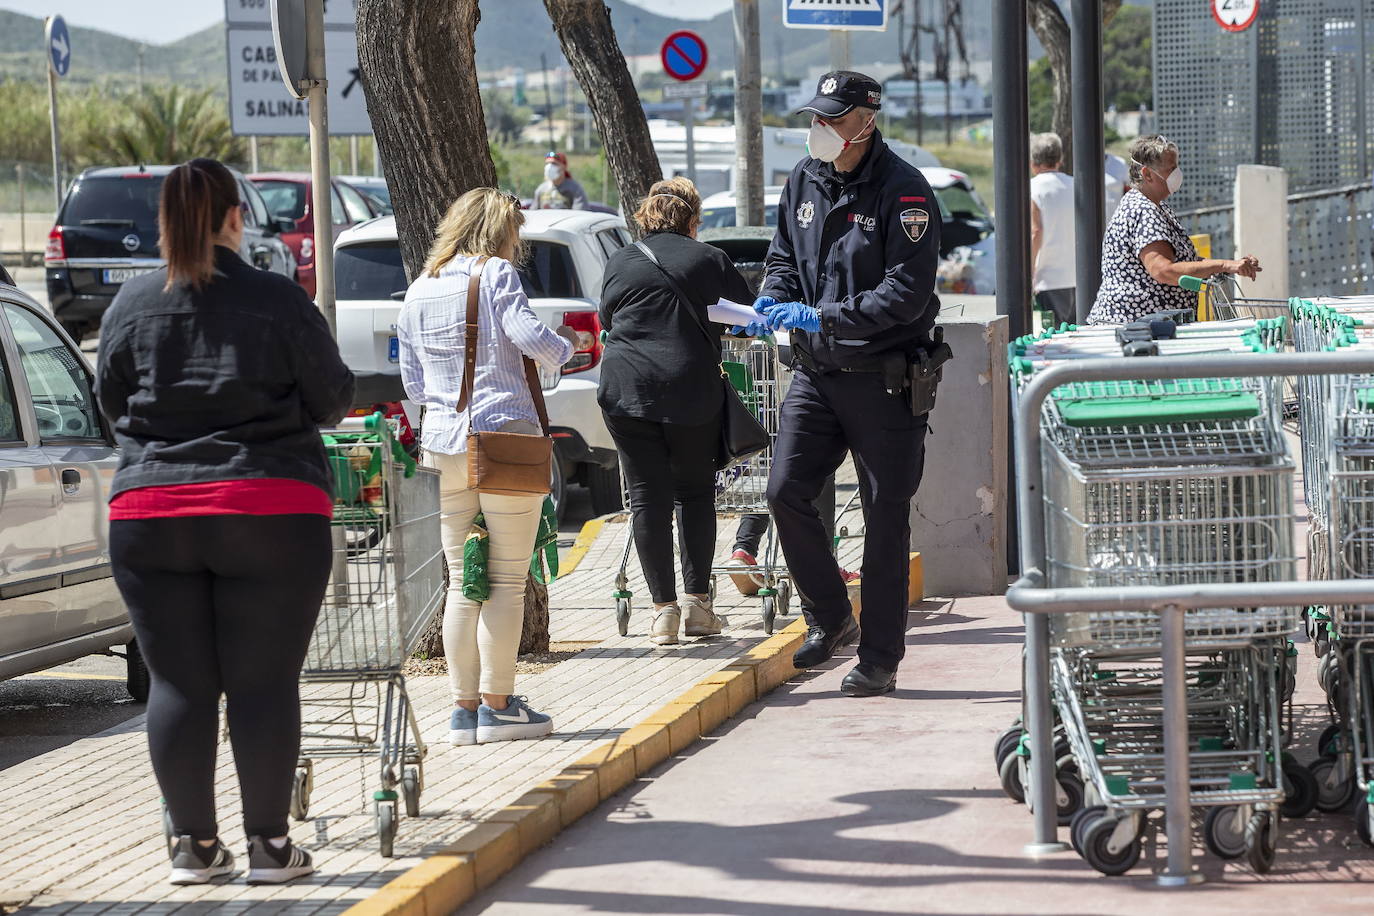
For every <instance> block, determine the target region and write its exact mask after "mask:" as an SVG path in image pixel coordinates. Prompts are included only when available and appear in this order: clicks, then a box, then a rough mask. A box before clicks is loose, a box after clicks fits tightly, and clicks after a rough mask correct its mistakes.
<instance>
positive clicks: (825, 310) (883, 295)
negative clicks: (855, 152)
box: [759, 131, 940, 371]
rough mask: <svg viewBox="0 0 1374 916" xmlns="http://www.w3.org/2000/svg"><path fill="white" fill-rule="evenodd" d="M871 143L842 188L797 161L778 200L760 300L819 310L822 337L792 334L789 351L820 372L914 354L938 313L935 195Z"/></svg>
mask: <svg viewBox="0 0 1374 916" xmlns="http://www.w3.org/2000/svg"><path fill="white" fill-rule="evenodd" d="M870 143H871V144H872V148H871V149H870V150H869V151H868V154H867V155H866V156H865V157H864V159H863V161H862V162H860V164H859V166H858V168H857V169H856V174H854V175H853V176H851V177H850V178H849V180H848V181H847V182H846V183H844V184H841V183H840V182H839V180H838V179H837V178H836V177H835V171H834V169H833V167H831V166H829V165H827V164H826V163H823V162H821V161H820V160H819V159H812V158H806V159H803V160H802V161H801V162H798V163H797V165H796V167H795V168H793V169H792V174H791V176H789V177H788V179H787V184H786V185H785V186H784V187H783V189H782V198H781V199H780V200H779V201H778V231H777V234H776V235H774V236H773V243H772V245H771V246H770V247H769V249H768V259H767V262H766V272H767V277H766V279H765V280H764V283H763V288H762V289H761V290H760V291H759V294H760V295H762V296H772V297H773V298H774V299H777V300H778V301H779V302H792V301H797V302H804V303H806V304H807V305H811V306H815V307H816V308H817V309H819V310H820V313H821V330H820V332H819V333H803V332H801V331H793V332H792V343H793V346H794V347H798V348H800V349H803V350H805V351H807V352H809V354H810V359H811V361H812V362H813V364H814V365H815V367H816V368H818V369H820V370H821V371H832V370H835V369H841V368H845V367H851V368H853V367H864V366H868V365H871V364H872V362H873V360H874V357H876V356H879V355H880V354H883V353H887V352H890V351H893V350H901V351H903V352H905V353H907V354H911V353H912V352H914V351H915V350H917V349H919V348H921V347H923V346H927V345H928V344H929V343H930V331H931V328H933V327H934V326H935V318H936V316H937V315H938V314H939V312H940V299H939V297H938V296H936V295H935V269H936V266H937V264H938V263H939V259H940V205H939V203H938V202H937V201H936V199H935V192H934V191H932V190H931V188H930V184H929V183H927V182H926V180H925V178H924V176H922V175H921V173H920V172H919V171H917V170H916V167H915V166H913V165H910V164H909V163H907V162H906V161H905V160H903V159H901V158H900V157H898V155H897V154H896V153H894V152H892V150H890V149H889V148H888V146H887V144H886V143H884V142H883V138H882V135H881V134H880V133H878V132H877V131H874V133H873V139H872V140H871V141H870ZM803 362H805V359H803Z"/></svg>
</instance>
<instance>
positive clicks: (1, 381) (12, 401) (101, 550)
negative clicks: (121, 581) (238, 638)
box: [0, 275, 148, 702]
mask: <svg viewBox="0 0 1374 916" xmlns="http://www.w3.org/2000/svg"><path fill="white" fill-rule="evenodd" d="M7 279H8V278H7V277H4V276H3V275H0V281H4V280H7ZM92 381H93V375H92V372H91V367H90V364H89V363H87V361H86V358H85V356H84V355H83V354H82V353H81V350H80V349H79V348H78V347H77V346H76V345H75V344H74V343H73V342H72V339H71V338H70V337H69V336H67V334H66V333H64V332H63V331H62V330H61V329H60V328H59V326H58V324H57V322H56V321H54V320H53V318H52V316H51V315H49V314H48V313H47V312H46V311H45V310H44V309H43V308H42V307H41V306H40V305H39V304H38V303H36V302H34V301H33V300H32V299H30V298H29V297H28V296H26V295H25V294H24V293H22V292H20V291H19V290H18V289H16V288H15V287H14V286H13V285H11V284H8V283H5V282H0V679H4V678H10V677H14V676H16V675H19V674H26V673H28V672H31V671H38V670H42V669H44V668H48V667H51V666H53V665H58V664H62V663H64V662H68V661H71V660H73V659H76V658H80V657H81V656H83V655H90V654H92V653H96V652H107V651H109V650H111V649H112V648H114V647H120V646H123V647H127V655H128V663H129V692H130V693H131V694H132V695H133V696H134V698H135V699H136V700H139V701H140V702H141V701H143V700H146V699H147V695H148V670H147V668H146V666H145V665H144V664H143V661H142V658H141V657H140V655H139V653H138V647H137V646H136V645H135V644H134V641H133V630H132V628H131V627H130V624H129V616H128V613H127V611H126V610H125V608H124V603H123V601H121V600H120V597H119V592H118V590H117V589H116V588H115V584H114V580H113V579H112V578H110V548H109V539H108V536H107V535H108V531H109V525H108V521H107V512H106V505H105V502H106V496H107V494H108V492H109V487H110V482H111V480H112V478H113V477H114V472H115V466H116V464H117V463H118V453H117V452H116V450H115V447H114V441H113V438H112V437H111V435H110V432H109V430H108V429H107V428H106V425H105V422H104V420H103V419H102V417H101V416H100V411H99V409H98V408H97V406H96V401H95V396H94V394H93V393H92V390H93V384H92Z"/></svg>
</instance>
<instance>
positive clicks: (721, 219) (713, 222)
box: [701, 204, 778, 229]
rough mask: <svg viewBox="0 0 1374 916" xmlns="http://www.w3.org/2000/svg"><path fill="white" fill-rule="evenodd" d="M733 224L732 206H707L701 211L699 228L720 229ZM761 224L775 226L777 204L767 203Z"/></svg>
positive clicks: (776, 222) (733, 212) (733, 210)
mask: <svg viewBox="0 0 1374 916" xmlns="http://www.w3.org/2000/svg"><path fill="white" fill-rule="evenodd" d="M734 224H735V208H734V207H707V208H706V209H704V210H702V211H701V228H703V229H721V228H724V227H726V226H733V225H734ZM763 224H764V225H765V226H776V225H777V224H778V205H777V204H769V205H768V206H766V207H764V208H763Z"/></svg>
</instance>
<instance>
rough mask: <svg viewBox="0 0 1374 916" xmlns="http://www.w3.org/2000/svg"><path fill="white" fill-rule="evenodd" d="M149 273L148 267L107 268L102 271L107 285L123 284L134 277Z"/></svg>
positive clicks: (150, 270)
mask: <svg viewBox="0 0 1374 916" xmlns="http://www.w3.org/2000/svg"><path fill="white" fill-rule="evenodd" d="M151 272H152V269H151V268H148V267H109V268H106V269H105V271H104V276H105V283H106V284H107V285H115V284H119V283H124V282H126V281H128V280H132V279H133V278H134V277H137V276H141V275H142V274H146V273H151Z"/></svg>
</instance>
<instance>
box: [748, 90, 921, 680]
mask: <svg viewBox="0 0 1374 916" xmlns="http://www.w3.org/2000/svg"><path fill="white" fill-rule="evenodd" d="M881 102H882V88H881V87H880V86H879V85H878V84H877V83H876V82H875V81H874V80H872V79H871V78H869V77H867V76H865V75H863V74H862V73H855V72H852V71H848V70H837V71H834V72H832V73H827V74H825V75H824V76H822V77H821V79H820V83H819V85H818V87H817V91H816V97H815V98H814V99H812V100H811V101H810V102H808V103H807V104H806V105H805V106H803V107H802V108H801V109H800V110H801V111H806V112H810V113H811V114H812V116H813V117H812V122H811V132H810V135H809V137H808V140H807V152H808V153H810V156H808V157H807V158H805V159H803V160H802V161H801V162H799V163H797V165H796V167H795V168H793V169H792V174H791V175H790V176H789V177H788V180H787V184H786V186H785V187H784V188H783V191H782V197H781V199H780V200H779V202H778V231H777V234H776V235H775V236H774V238H773V243H772V246H771V247H770V248H769V250H768V258H767V262H766V263H767V266H766V275H767V276H766V279H765V280H764V283H763V286H762V288H761V289H760V293H761V295H760V296H759V298H758V300H757V301H756V302H755V303H754V308H755V310H756V311H758V312H759V313H760V315H761V316H763V317H762V318H761V319H760V323H766V324H767V325H768V326H769V327H770V328H772V329H773V330H781V329H787V330H790V331H791V332H792V347H793V353H794V356H793V367H794V369H795V370H796V371H795V373H794V375H793V379H792V386H791V389H790V390H789V392H788V394H787V398H786V400H785V401H784V403H783V407H782V418H781V423H780V429H779V432H778V437H777V442H776V444H775V447H774V455H773V469H772V473H771V475H770V477H769V480H768V502H769V506H770V507H771V509H772V510H773V517H774V518H775V519H776V521H777V525H778V537H779V540H780V541H781V543H782V549H783V553H784V554H785V556H786V558H787V568H788V570H789V571H790V572H791V575H792V578H793V580H794V581H795V583H796V585H797V589H798V591H799V592H801V593H802V594H804V595H805V596H806V597H807V598H808V599H809V601H808V602H807V603H808V604H809V605H810V606H811V609H810V611H809V613H808V614H807V623H808V624H809V625H810V629H809V631H808V633H807V637H806V641H805V643H803V644H802V647H801V648H800V649H799V650H797V653H796V655H795V657H794V659H793V662H794V664H795V665H796V666H797V667H798V668H809V667H812V666H814V665H818V664H820V663H821V662H824V661H825V660H826V659H828V658H830V657H831V656H832V655H833V654H834V653H835V651H836V649H838V648H839V647H840V646H842V645H845V644H847V643H849V642H852V641H853V640H854V638H855V637H856V636H858V637H859V650H858V656H859V662H858V665H857V666H856V667H855V668H854V670H852V671H851V672H849V674H848V675H846V677H845V679H844V683H843V686H842V689H843V691H844V693H846V694H847V695H849V696H875V695H878V694H883V693H889V692H891V691H892V690H894V689H895V688H896V683H897V682H896V674H897V665H898V663H899V662H900V661H901V659H902V655H903V653H904V650H905V637H906V617H907V580H908V578H909V569H908V562H907V550H908V545H909V544H910V541H911V525H910V518H909V516H910V512H911V499H912V497H913V496H914V495H915V494H916V488H917V486H918V485H919V484H920V482H921V469H922V464H923V462H924V459H925V435H926V416H927V415H926V414H924V413H921V414H916V413H913V406H914V405H913V402H912V400H911V397H910V394H911V390H910V389H911V386H910V384H909V366H910V365H911V364H912V363H917V362H919V360H920V357H921V355H922V354H923V353H927V352H929V351H930V350H931V349H932V345H933V342H932V329H933V327H934V325H935V316H936V314H937V313H938V312H939V310H940V301H939V299H938V297H936V296H935V294H934V289H935V270H936V265H937V262H938V260H939V251H940V219H939V206H938V204H937V203H936V200H935V194H934V192H933V191H931V188H930V185H929V184H927V183H926V180H925V178H923V177H922V176H921V173H920V172H919V171H917V170H916V169H915V168H914V167H913V166H911V165H909V164H908V163H907V162H905V161H904V160H902V159H900V158H898V156H897V154H896V153H894V152H892V151H891V150H890V149H889V148H888V147H887V144H885V143H884V142H883V138H882V135H881V134H880V133H879V132H878V130H877V126H876V123H875V121H876V118H877V113H878V109H879V108H880V107H881ZM846 451H852V452H853V454H854V458H855V466H856V468H857V469H858V473H859V487H860V489H861V491H862V494H863V496H864V504H865V506H866V507H867V508H866V532H867V533H866V536H865V539H864V557H863V578H862V586H861V587H862V590H863V592H862V600H863V629H862V634H860V632H859V627H858V624H857V623H856V622H855V620H854V617H853V615H852V610H851V607H850V604H849V596H848V592H847V590H846V588H845V583H844V581H843V579H842V578H841V576H840V570H839V567H838V566H837V565H836V562H835V558H834V557H833V555H832V554H831V551H830V545H829V543H828V542H827V538H826V535H825V528H824V526H823V524H822V522H821V519H820V516H819V514H818V513H817V511H816V509H815V507H814V506H813V505H812V502H813V500H815V498H816V495H817V494H818V493H819V492H820V490H821V487H822V485H823V484H824V482H825V479H826V477H828V476H829V475H831V474H833V473H834V472H835V470H836V468H838V467H839V465H840V463H841V462H842V461H843V460H844V455H845V452H846Z"/></svg>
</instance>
